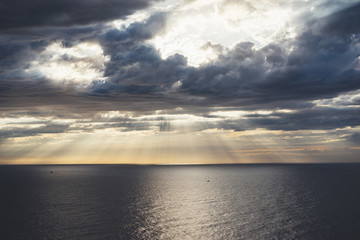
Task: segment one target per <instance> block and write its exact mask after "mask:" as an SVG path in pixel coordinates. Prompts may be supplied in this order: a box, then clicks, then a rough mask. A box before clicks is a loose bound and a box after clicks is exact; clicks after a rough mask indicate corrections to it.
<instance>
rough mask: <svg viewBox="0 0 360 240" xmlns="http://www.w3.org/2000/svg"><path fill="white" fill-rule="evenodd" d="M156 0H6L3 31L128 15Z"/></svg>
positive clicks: (0, 15)
mask: <svg viewBox="0 0 360 240" xmlns="http://www.w3.org/2000/svg"><path fill="white" fill-rule="evenodd" d="M152 3H153V1H145V0H133V1H124V0H108V1H102V0H92V1H88V0H75V1H73V0H63V1H46V0H34V1H26V0H15V1H14V0H4V1H2V4H1V5H2V6H1V8H0V9H1V10H0V31H4V30H11V29H24V28H30V27H44V26H74V25H86V24H92V23H98V22H104V21H109V20H112V19H118V18H124V17H126V16H127V15H129V14H131V13H133V12H134V11H136V10H141V9H144V8H147V7H149V6H150V5H151V4H152Z"/></svg>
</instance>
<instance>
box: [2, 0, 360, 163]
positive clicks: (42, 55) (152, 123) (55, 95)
mask: <svg viewBox="0 0 360 240" xmlns="http://www.w3.org/2000/svg"><path fill="white" fill-rule="evenodd" d="M359 156H360V3H359V1H353V0H318V1H308V0H303V1H300V0H299V1H285V0H254V1H250V0H248V1H246V0H244V1H242V0H209V1H202V0H182V1H181V0H178V1H175V0H163V1H160V0H158V1H156V0H153V1H151V0H133V1H127V0H106V1H104V0H91V1H89V0H63V1H46V0H33V1H28V0H3V1H1V3H0V164H84V163H90V164H93V163H96V164H107V163H124V164H221V163H326V162H359V161H360V158H359Z"/></svg>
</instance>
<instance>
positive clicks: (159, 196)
mask: <svg viewBox="0 0 360 240" xmlns="http://www.w3.org/2000/svg"><path fill="white" fill-rule="evenodd" d="M51 171H52V172H53V173H51ZM0 191H1V195H0V196H1V197H0V239H7V240H12V239H19V240H20V239H21V240H25V239H34V240H35V239H36V240H38V239H64V240H69V239H101V240H102V239H206V240H208V239H360V164H325V165H219V166H122V165H66V166H65V165H64V166H0Z"/></svg>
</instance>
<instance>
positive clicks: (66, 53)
mask: <svg viewBox="0 0 360 240" xmlns="http://www.w3.org/2000/svg"><path fill="white" fill-rule="evenodd" d="M107 61H109V57H108V56H106V55H104V52H103V50H102V48H101V46H100V45H99V44H98V43H94V42H80V43H77V44H74V45H72V46H65V45H64V44H62V42H60V41H58V42H54V43H52V44H50V45H49V46H47V47H46V48H45V49H44V51H42V52H41V53H39V54H38V56H37V57H36V58H35V60H33V61H31V62H30V64H29V68H28V69H27V70H26V73H27V74H30V75H32V76H38V77H45V78H47V79H49V80H51V81H53V82H54V83H58V84H61V83H75V84H76V86H77V87H79V88H82V87H87V86H89V85H90V84H91V83H92V81H94V80H105V78H104V77H103V72H104V69H105V64H106V62H107Z"/></svg>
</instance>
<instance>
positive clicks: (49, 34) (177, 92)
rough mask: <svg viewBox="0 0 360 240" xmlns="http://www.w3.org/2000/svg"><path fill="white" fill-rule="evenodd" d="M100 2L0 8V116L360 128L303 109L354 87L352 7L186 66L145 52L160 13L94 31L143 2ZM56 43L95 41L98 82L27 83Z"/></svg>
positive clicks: (344, 114)
mask: <svg viewBox="0 0 360 240" xmlns="http://www.w3.org/2000/svg"><path fill="white" fill-rule="evenodd" d="M103 3H104V1H60V2H54V3H53V2H52V1H50V2H49V1H3V2H2V3H1V8H0V9H1V10H0V22H1V25H0V69H1V70H0V108H1V111H3V112H14V111H18V110H19V109H21V110H22V111H25V112H26V111H29V112H31V111H32V110H34V109H37V108H39V107H42V108H43V109H48V111H49V112H52V113H53V112H54V111H55V112H58V114H59V115H61V114H62V116H63V117H65V116H68V115H70V114H73V113H77V114H84V115H85V114H93V113H96V112H98V111H110V110H124V111H134V112H149V111H150V112H151V111H155V110H170V109H174V108H176V107H183V108H184V109H186V110H185V111H188V112H191V113H195V114H200V115H203V116H205V115H206V114H207V112H211V109H212V108H213V107H229V108H231V109H242V110H255V109H257V110H259V109H261V110H269V109H270V110H273V109H282V108H288V109H294V110H297V111H296V112H295V113H283V114H277V115H276V116H275V118H274V116H273V118H269V116H260V115H259V116H249V117H250V118H252V121H253V124H254V125H256V126H259V127H266V128H268V129H277V130H278V129H281V130H297V129H333V128H339V127H345V126H358V125H359V123H360V121H359V118H358V116H359V113H358V110H354V109H349V108H347V109H335V108H331V107H328V108H326V107H322V108H319V107H316V106H315V105H314V104H313V103H312V101H313V100H317V99H326V98H332V97H336V96H338V95H339V94H342V93H347V92H351V91H355V90H358V89H360V60H359V55H360V50H359V46H360V4H357V5H355V6H352V7H349V8H347V9H344V10H342V11H339V12H337V13H334V14H332V15H330V16H327V17H325V18H322V19H316V20H311V21H309V22H308V23H307V25H306V27H304V30H303V31H302V33H300V34H299V35H298V36H297V37H296V38H295V39H281V38H280V39H279V40H278V41H276V42H273V43H272V44H269V45H267V46H265V47H263V48H261V49H257V50H256V49H255V48H254V45H253V43H250V42H242V43H239V44H238V45H236V47H235V48H234V49H231V50H228V51H227V52H226V53H224V54H222V55H220V56H219V58H218V59H217V60H215V61H213V62H210V63H208V64H205V65H202V66H200V67H198V68H195V67H191V66H189V65H187V60H186V58H185V57H184V56H182V55H179V54H175V55H173V56H170V57H169V58H167V59H161V57H160V56H159V53H158V52H157V51H156V49H154V47H152V46H151V45H148V44H146V40H148V39H151V38H152V37H154V36H155V35H156V34H158V33H159V32H161V31H162V30H163V28H164V26H165V25H166V13H156V14H154V15H152V16H151V17H150V18H149V19H147V20H146V21H145V22H136V23H133V24H131V25H130V26H128V27H126V28H123V29H114V28H110V27H106V26H104V25H99V23H101V22H104V21H107V20H110V19H115V18H123V17H125V16H126V15H128V14H130V13H132V12H134V11H136V10H139V9H142V8H146V7H148V6H149V4H150V3H149V1H142V0H138V1H105V3H106V4H103ZM20 6H22V7H20ZM40 6H41V7H40ZM58 40H62V41H63V46H64V47H71V46H72V45H73V44H75V43H77V42H80V41H93V42H99V43H100V45H101V46H102V48H103V50H104V53H105V54H106V55H108V56H109V57H110V60H109V62H107V64H106V66H105V73H104V77H106V79H107V80H106V81H105V82H104V81H100V80H99V81H94V82H93V83H92V85H91V86H90V88H87V89H85V90H84V89H83V90H79V89H77V88H76V87H75V86H72V84H70V83H69V84H67V85H64V86H61V87H60V86H58V85H55V84H53V83H51V81H48V80H47V79H43V78H41V77H34V76H27V75H26V73H25V72H24V69H26V68H27V67H28V66H27V65H26V63H27V62H28V61H29V60H31V59H32V58H33V57H34V56H35V54H37V53H39V52H41V51H42V50H43V49H44V48H45V47H46V46H47V45H48V44H50V43H51V42H53V41H58ZM69 61H71V60H69ZM344 105H345V103H344ZM34 111H35V110H34ZM209 117H210V116H209ZM225 128H226V127H225ZM237 130H241V129H237ZM44 131H47V129H45V130H44ZM354 139H357V137H356V136H354Z"/></svg>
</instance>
